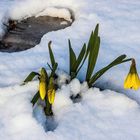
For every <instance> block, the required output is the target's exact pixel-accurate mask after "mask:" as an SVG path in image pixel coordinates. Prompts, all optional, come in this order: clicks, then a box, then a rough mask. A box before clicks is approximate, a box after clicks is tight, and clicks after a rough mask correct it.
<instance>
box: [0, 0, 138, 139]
mask: <svg viewBox="0 0 140 140" xmlns="http://www.w3.org/2000/svg"><path fill="white" fill-rule="evenodd" d="M139 7H140V1H139V0H134V1H129V0H124V1H121V0H117V1H112V0H107V1H104V0H86V1H85V0H77V1H75V0H59V1H58V0H20V1H18V0H1V1H0V36H2V34H3V33H4V26H3V24H2V23H3V22H6V21H7V19H8V18H13V19H22V18H26V17H29V16H38V15H45V14H46V15H50V16H56V17H63V18H65V19H67V20H71V14H73V15H74V18H75V21H74V23H73V24H72V26H71V27H68V28H66V29H63V30H59V31H55V32H50V33H48V34H45V35H44V36H43V37H42V39H41V42H40V43H39V44H38V45H36V46H35V47H34V48H32V49H30V50H26V51H23V52H18V53H11V54H9V53H2V52H0V139H3V140H17V139H18V140H19V139H20V140H39V139H42V140H46V139H48V140H57V139H58V140H63V139H64V140H70V139H73V140H106V139H109V140H118V139H119V140H124V139H127V140H133V139H134V140H139V139H140V134H139V130H140V110H139V103H140V94H139V93H140V90H138V91H132V90H127V91H126V90H124V89H123V81H124V78H125V76H126V74H127V72H128V69H129V64H125V65H122V66H119V67H117V68H115V69H112V70H110V72H108V73H106V74H105V75H104V76H103V77H102V78H101V79H99V81H98V82H97V83H96V86H97V87H101V88H104V89H111V90H105V91H99V89H96V88H94V89H88V88H87V85H86V83H83V84H80V82H79V81H78V80H77V79H74V80H73V81H72V82H71V83H70V84H69V85H65V84H64V83H65V79H69V78H67V76H66V75H65V74H61V78H60V79H59V81H60V88H61V89H59V90H58V91H57V93H56V99H55V103H54V106H53V110H54V113H55V121H56V122H57V127H56V129H55V130H54V131H48V132H47V133H46V132H45V130H44V128H43V126H42V124H44V121H45V120H44V116H43V115H40V114H41V108H39V109H38V110H36V111H37V114H36V115H34V112H33V109H32V105H31V103H30V100H31V98H32V96H33V95H34V94H35V93H36V91H37V88H38V82H36V81H35V82H32V83H30V84H28V85H26V86H19V84H20V83H21V82H22V81H23V79H24V78H25V77H26V76H27V75H28V74H29V73H30V72H31V71H38V70H39V69H40V67H44V66H46V62H47V61H48V62H49V55H48V48H47V44H48V42H49V41H50V40H52V41H53V44H52V45H53V46H52V48H53V51H54V53H55V57H56V60H57V62H58V63H59V69H62V70H64V71H66V72H68V62H69V60H68V38H69V39H71V41H72V46H73V48H74V50H75V51H76V53H77V54H78V53H79V49H80V48H81V47H82V45H83V43H84V42H87V41H88V38H89V36H90V33H91V30H93V29H94V27H95V25H96V24H97V23H100V36H101V49H100V54H99V60H98V62H97V67H96V70H98V69H100V68H102V67H103V66H105V65H107V64H108V63H110V61H111V60H113V59H115V58H116V57H117V56H118V55H120V54H124V53H125V54H127V55H128V57H134V58H136V61H137V67H138V72H139V74H140V63H139V62H140V55H139V52H140V47H139V46H140V39H139V36H140V18H139V17H140V8H139ZM46 68H47V66H46ZM85 69H86V65H85V66H84V67H83V69H82V70H81V72H80V74H79V76H78V77H79V78H80V80H83V79H84V72H85ZM62 83H63V84H64V85H63V86H62ZM112 90H115V91H117V92H121V93H117V92H114V91H112ZM78 92H81V94H82V99H81V102H78V103H75V104H74V103H73V102H72V100H71V99H70V96H71V95H73V94H74V95H76V94H77V93H78ZM125 95H127V96H129V97H130V98H132V99H134V100H132V99H130V98H128V97H127V96H125ZM38 115H39V116H38Z"/></svg>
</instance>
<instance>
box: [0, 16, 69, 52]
mask: <svg viewBox="0 0 140 140" xmlns="http://www.w3.org/2000/svg"><path fill="white" fill-rule="evenodd" d="M70 25H71V22H69V21H66V20H65V19H63V18H55V17H49V16H40V17H37V18H36V17H30V18H27V19H24V20H22V21H20V22H19V21H9V24H8V25H5V26H7V32H6V34H5V36H4V37H3V39H2V40H1V41H0V51H1V52H9V53H11V52H18V51H23V50H27V49H30V48H32V47H34V46H35V45H37V44H38V43H39V42H40V40H41V38H42V36H43V35H44V34H46V33H48V32H50V31H56V30H59V29H64V28H66V27H68V26H70ZM10 26H11V27H10Z"/></svg>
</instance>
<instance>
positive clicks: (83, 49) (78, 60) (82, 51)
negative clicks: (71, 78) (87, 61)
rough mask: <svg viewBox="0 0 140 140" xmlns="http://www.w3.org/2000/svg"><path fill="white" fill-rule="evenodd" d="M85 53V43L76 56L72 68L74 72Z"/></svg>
mask: <svg viewBox="0 0 140 140" xmlns="http://www.w3.org/2000/svg"><path fill="white" fill-rule="evenodd" d="M85 53H86V44H84V45H83V47H82V49H81V51H80V54H79V56H78V58H77V60H76V62H75V64H74V68H73V69H74V72H78V71H77V69H78V67H79V65H80V64H81V62H82V60H83V58H84V55H85Z"/></svg>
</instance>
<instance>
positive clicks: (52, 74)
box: [50, 63, 58, 77]
mask: <svg viewBox="0 0 140 140" xmlns="http://www.w3.org/2000/svg"><path fill="white" fill-rule="evenodd" d="M57 67H58V63H55V64H54V66H53V68H52V71H51V74H50V77H54V75H55V71H56V69H57Z"/></svg>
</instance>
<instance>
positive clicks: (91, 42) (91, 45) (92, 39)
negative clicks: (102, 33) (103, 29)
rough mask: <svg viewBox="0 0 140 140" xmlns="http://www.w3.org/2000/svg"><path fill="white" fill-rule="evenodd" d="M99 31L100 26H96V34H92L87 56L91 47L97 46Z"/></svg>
mask: <svg viewBox="0 0 140 140" xmlns="http://www.w3.org/2000/svg"><path fill="white" fill-rule="evenodd" d="M98 31H99V24H97V25H96V27H95V30H94V33H93V31H92V32H91V35H90V39H89V42H88V48H87V54H86V55H88V53H89V52H90V50H91V47H93V46H94V44H95V38H96V37H98Z"/></svg>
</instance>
